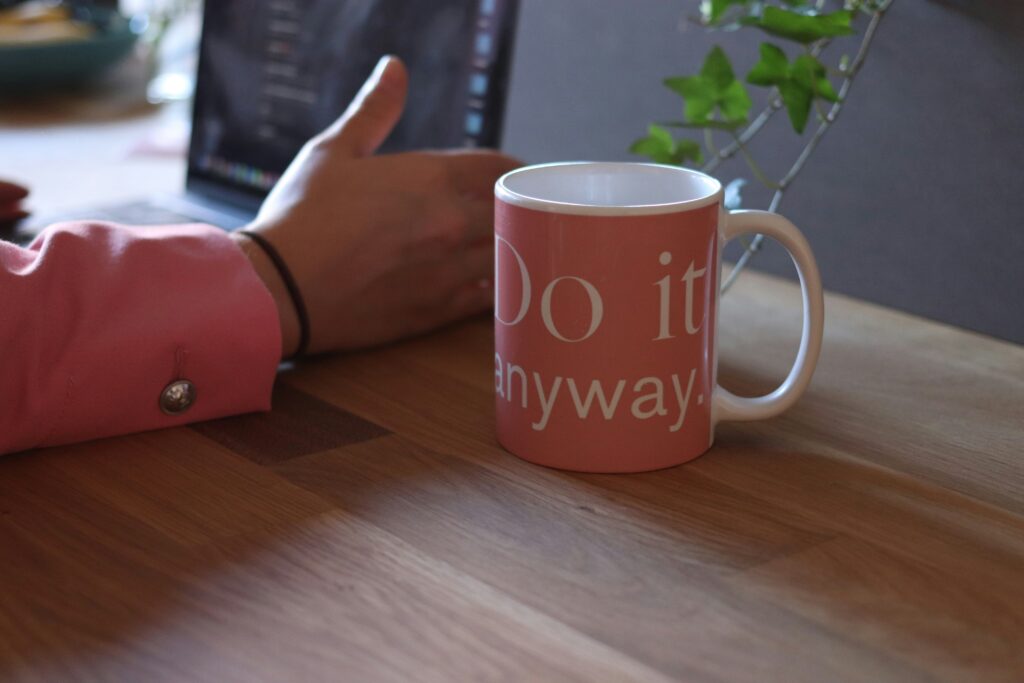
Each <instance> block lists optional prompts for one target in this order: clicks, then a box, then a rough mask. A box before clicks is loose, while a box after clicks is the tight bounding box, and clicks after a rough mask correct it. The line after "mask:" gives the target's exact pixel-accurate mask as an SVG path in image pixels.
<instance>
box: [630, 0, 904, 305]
mask: <svg viewBox="0 0 1024 683" xmlns="http://www.w3.org/2000/svg"><path fill="white" fill-rule="evenodd" d="M892 2H893V0H701V2H700V6H699V7H700V18H699V21H700V23H701V24H702V25H703V26H705V27H707V28H708V29H714V30H737V29H743V30H745V31H748V32H749V33H750V34H751V35H753V36H755V37H756V38H758V39H759V38H761V37H762V36H768V38H769V39H768V40H766V41H764V42H761V44H760V47H759V59H758V61H757V62H756V63H755V64H754V65H753V66H752V67H751V68H750V70H749V71H748V72H747V74H746V76H745V78H744V79H743V80H740V79H739V78H737V77H736V74H735V72H734V70H733V65H732V62H731V60H730V59H729V57H728V55H727V54H726V52H725V51H724V50H723V49H722V48H721V47H719V46H717V45H716V46H714V47H712V48H711V50H710V51H709V52H708V54H707V57H706V58H705V60H704V64H703V66H702V67H701V69H700V71H699V72H698V73H696V74H694V75H690V76H676V77H671V78H666V79H665V80H664V84H665V86H666V87H667V88H669V89H670V90H672V91H673V92H675V93H677V94H679V95H680V96H681V97H682V98H683V118H682V120H676V121H668V122H663V123H660V124H658V123H652V124H651V125H650V126H649V127H648V131H647V136H646V137H643V138H640V139H639V140H637V141H635V142H634V143H633V145H632V146H631V147H630V151H631V152H633V153H635V154H639V155H643V156H646V157H648V158H650V159H651V160H653V161H656V162H658V163H664V164H673V165H681V166H686V165H690V166H694V167H698V166H699V167H700V168H701V170H703V171H705V172H707V173H712V172H714V170H715V169H717V168H718V166H719V165H721V164H722V162H724V161H726V160H727V159H729V158H731V157H733V156H735V155H737V154H740V155H741V156H742V157H743V159H744V160H745V161H746V163H747V165H748V166H749V168H750V171H751V173H752V174H753V176H754V178H756V179H757V181H758V182H760V183H761V184H763V185H764V186H765V187H767V188H769V189H770V190H772V192H773V194H772V199H771V202H770V203H769V206H768V210H769V211H777V210H778V208H779V205H780V204H781V202H782V198H783V196H784V195H785V193H786V191H787V189H789V187H790V185H791V184H792V183H793V180H794V179H795V178H796V177H797V175H799V173H800V171H801V170H803V168H804V166H805V165H806V164H807V160H808V159H809V158H810V156H811V154H813V152H814V150H815V149H816V148H817V146H818V144H819V143H820V142H821V139H822V137H823V136H824V135H825V134H826V133H827V132H828V130H829V128H830V127H831V126H832V124H833V123H835V120H836V118H837V117H838V116H839V113H840V112H841V111H842V108H843V104H844V103H845V102H846V98H847V96H848V94H849V91H850V86H851V85H852V84H853V81H854V79H855V78H856V77H857V74H858V72H859V71H860V68H861V66H862V65H863V64H864V60H865V58H866V57H867V54H868V50H869V48H870V46H871V43H872V41H873V40H874V37H875V33H876V31H877V29H878V25H879V23H880V22H881V20H882V18H883V17H884V15H885V13H886V11H887V10H888V9H889V6H890V5H891V4H892ZM861 26H862V27H863V30H859V29H860V27H861ZM849 36H859V39H860V46H859V48H858V49H857V50H856V52H855V53H854V56H853V57H852V58H851V57H850V56H849V55H848V54H841V56H839V57H838V58H837V59H835V60H833V62H832V63H831V64H830V63H827V62H828V60H826V59H825V57H824V54H825V50H826V48H828V47H829V46H830V45H831V44H832V43H833V41H836V40H840V39H847V37H849ZM783 46H785V47H783ZM831 52H834V50H833V51H831ZM834 80H835V81H838V82H839V87H838V89H837V88H836V87H835V85H834V84H833V81H834ZM748 86H756V87H760V88H765V89H767V90H768V93H767V104H766V106H765V107H764V109H763V110H761V111H760V112H759V113H758V114H757V115H756V116H754V117H751V109H752V108H753V106H754V103H753V100H752V99H751V96H750V93H749V92H748V89H747V87H748ZM783 109H785V111H786V114H787V116H788V118H789V122H790V124H791V127H792V129H793V131H794V132H795V133H796V134H797V135H798V136H801V138H802V139H803V138H805V137H806V141H805V142H804V146H803V148H802V149H801V151H800V152H799V153H798V154H797V156H796V159H795V161H794V162H793V164H792V166H791V167H790V168H789V170H788V171H787V172H786V173H785V174H783V175H782V176H781V177H780V178H778V179H774V178H771V177H769V176H768V174H767V173H765V171H763V170H762V169H761V167H760V166H759V165H758V163H757V162H756V160H755V159H754V158H753V157H752V156H751V154H750V153H749V152H748V151H747V144H748V143H749V142H750V141H751V139H753V137H754V136H755V135H757V133H758V132H760V131H761V130H762V129H763V128H764V125H765V124H766V123H767V122H768V120H769V119H771V118H772V116H774V115H775V113H776V112H778V111H781V110H783ZM812 114H813V116H814V120H815V122H816V124H817V126H816V128H815V129H814V132H813V133H808V135H807V136H804V133H805V130H806V128H807V124H808V123H809V121H810V120H811V117H812ZM688 129H692V130H698V131H702V132H703V146H702V145H701V144H699V143H698V142H697V141H696V140H693V139H690V138H687V137H676V136H675V135H674V134H673V133H672V130H688ZM722 139H725V140H726V144H724V145H720V144H719V141H720V140H722ZM745 182H746V181H745V180H744V179H742V178H737V179H735V180H733V181H732V182H731V183H729V185H728V186H727V187H726V204H727V206H728V207H729V208H737V207H738V206H739V201H740V200H739V190H740V188H741V187H742V185H743V184H744V183H745ZM763 240H764V237H763V236H762V235H757V236H755V237H754V238H753V239H752V240H751V241H749V242H744V252H743V254H742V256H741V257H740V258H739V260H738V261H737V262H736V266H735V267H734V268H733V269H732V271H731V272H730V274H729V277H728V278H727V279H726V281H725V283H724V284H723V286H722V290H723V291H725V290H726V289H728V288H729V286H730V285H731V284H732V283H733V281H734V280H735V278H736V276H737V275H739V273H740V272H741V271H742V270H743V268H744V267H745V266H746V265H747V263H748V262H749V260H750V258H751V257H752V256H753V254H754V253H756V252H757V251H758V250H759V249H760V247H761V244H762V242H763Z"/></svg>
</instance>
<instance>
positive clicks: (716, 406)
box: [711, 210, 825, 425]
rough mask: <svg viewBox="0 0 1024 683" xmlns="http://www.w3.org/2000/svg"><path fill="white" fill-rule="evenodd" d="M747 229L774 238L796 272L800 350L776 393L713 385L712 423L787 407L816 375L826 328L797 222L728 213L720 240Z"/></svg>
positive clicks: (757, 213)
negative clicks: (749, 394)
mask: <svg viewBox="0 0 1024 683" xmlns="http://www.w3.org/2000/svg"><path fill="white" fill-rule="evenodd" d="M749 233H761V234H763V235H765V236H766V237H771V238H773V239H775V240H777V241H778V242H779V243H780V244H781V245H782V246H783V247H785V249H786V251H788V252H789V255H790V257H791V258H792V259H793V265H795V266H796V272H797V275H799V276H800V291H801V294H802V296H803V305H804V323H803V332H802V333H801V334H800V349H799V350H798V351H797V354H796V360H795V361H794V362H793V367H792V368H790V371H789V375H788V376H787V377H786V379H785V380H783V382H782V384H780V385H779V386H778V388H776V389H775V391H773V392H771V393H770V394H766V395H764V396H756V397H753V398H744V397H742V396H737V395H735V394H733V393H732V392H730V391H728V390H727V389H724V388H723V387H722V386H721V385H718V384H716V385H715V390H714V401H713V403H712V418H711V421H712V424H713V425H714V424H717V423H718V422H720V421H723V420H763V419H765V418H769V417H773V416H775V415H778V414H779V413H781V412H783V411H784V410H786V409H788V408H789V407H790V406H792V405H793V404H794V403H796V401H797V399H798V398H800V395H801V394H803V393H804V390H805V389H806V388H807V385H808V384H810V382H811V375H813V374H814V366H815V365H816V364H817V362H818V355H819V354H820V352H821V338H822V334H823V332H824V326H825V301H824V297H823V296H822V291H821V276H820V275H819V273H818V264H817V263H816V262H815V260H814V254H813V253H811V247H810V245H809V244H808V243H807V239H806V238H805V237H804V236H803V233H801V232H800V231H799V230H798V229H797V227H796V226H795V225H793V224H792V223H790V222H789V221H788V220H787V219H785V218H783V217H782V216H780V215H778V214H777V213H770V212H768V211H747V210H744V211H731V212H729V213H728V214H727V216H726V220H725V226H724V228H723V230H722V244H723V246H724V244H725V242H728V241H729V240H731V239H733V238H735V237H737V236H739V235H742V234H749Z"/></svg>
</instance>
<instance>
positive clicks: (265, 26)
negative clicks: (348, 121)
mask: <svg viewBox="0 0 1024 683" xmlns="http://www.w3.org/2000/svg"><path fill="white" fill-rule="evenodd" d="M517 4H518V3H517V0H430V1H429V2H427V1H424V2H411V1H410V0H218V1H217V2H207V3H206V8H205V11H204V25H203V36H202V42H201V46H200V61H199V74H198V78H197V92H196V101H195V111H194V115H193V133H192V141H191V146H190V150H189V157H188V163H189V167H188V189H189V191H190V192H194V193H198V194H201V195H206V196H211V197H212V198H216V199H220V200H228V201H230V202H231V203H233V204H236V205H253V206H255V204H256V203H258V201H259V200H260V199H261V198H262V197H263V196H264V195H265V194H266V192H267V191H268V190H269V189H270V188H271V187H272V186H273V184H274V182H275V181H276V180H277V178H278V177H279V175H280V174H281V172H282V171H284V169H285V167H286V166H287V165H288V163H289V162H290V161H291V159H292V158H293V157H294V156H295V153H296V152H297V151H298V150H299V148H300V147H301V145H302V144H303V143H304V142H305V141H306V140H307V139H308V138H309V137H311V136H312V135H314V134H316V133H317V132H319V131H320V130H322V129H323V128H324V127H325V126H327V125H328V124H329V123H330V122H331V121H333V120H334V119H335V118H337V116H338V115H339V114H340V113H341V112H342V111H344V109H345V106H346V105H347V104H348V103H349V101H350V100H351V99H352V97H353V96H354V95H355V94H356V92H357V91H358V90H359V88H360V86H361V85H362V84H363V82H364V81H365V79H366V77H367V76H368V75H369V74H370V72H371V71H372V70H373V67H374V66H375V65H376V63H377V60H378V59H379V58H380V57H381V56H383V55H385V54H396V55H398V56H399V57H401V58H402V59H403V60H404V61H405V63H406V65H407V66H408V67H409V72H410V91H409V99H408V103H407V106H406V111H405V114H404V115H403V117H402V119H401V121H400V122H399V124H398V126H397V128H396V129H395V131H394V132H393V133H392V135H391V137H390V138H389V139H388V141H387V142H386V143H385V146H384V148H383V149H382V151H385V152H386V151H395V150H408V149H427V148H445V147H461V146H467V145H468V146H487V147H496V146H498V144H499V142H500V139H499V138H500V131H501V118H502V112H503V110H504V100H505V90H506V84H507V79H508V72H509V62H510V51H511V44H512V36H513V31H514V22H515V10H516V5H517Z"/></svg>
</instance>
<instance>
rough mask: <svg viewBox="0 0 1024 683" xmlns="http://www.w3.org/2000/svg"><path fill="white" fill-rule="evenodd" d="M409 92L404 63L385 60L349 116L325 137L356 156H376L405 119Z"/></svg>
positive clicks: (343, 115) (394, 58)
mask: <svg viewBox="0 0 1024 683" xmlns="http://www.w3.org/2000/svg"><path fill="white" fill-rule="evenodd" d="M408 89H409V74H408V72H407V71H406V68H405V65H404V64H403V63H402V60H400V59H399V58H398V57H395V56H391V55H389V56H386V57H382V58H381V60H380V61H379V62H377V67H376V68H375V69H374V70H373V73H372V74H370V77H369V78H368V79H366V83H364V84H363V87H362V88H360V90H359V92H358V94H356V96H355V98H354V99H353V100H352V103H351V104H349V105H348V108H347V109H346V110H345V113H344V114H342V115H341V117H340V118H339V119H338V120H337V121H335V122H334V123H333V124H331V126H330V127H329V128H327V130H325V131H324V132H323V133H321V137H322V138H326V139H329V140H330V141H331V145H332V146H334V147H337V148H339V149H340V150H341V152H342V153H344V154H348V155H349V156H352V157H365V156H369V155H371V154H373V153H374V152H375V151H377V148H378V147H380V146H381V144H383V142H384V140H386V139H387V137H388V135H390V134H391V131H392V129H393V128H394V127H395V125H396V124H397V123H398V120H399V119H400V118H401V117H402V110H403V109H404V108H405V98H406V95H407V93H408Z"/></svg>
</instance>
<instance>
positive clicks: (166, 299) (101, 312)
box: [0, 222, 281, 453]
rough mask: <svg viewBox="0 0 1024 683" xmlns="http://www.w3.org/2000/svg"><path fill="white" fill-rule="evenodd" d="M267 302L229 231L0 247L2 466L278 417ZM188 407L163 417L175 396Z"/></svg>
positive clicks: (49, 232) (77, 228) (108, 232)
mask: <svg viewBox="0 0 1024 683" xmlns="http://www.w3.org/2000/svg"><path fill="white" fill-rule="evenodd" d="M280 337H281V333H280V328H279V324H278V318H277V309H276V307H275V304H274V301H273V298H272V297H271V295H270V293H269V292H268V291H267V289H266V288H265V287H264V285H263V283H262V281H261V280H260V279H259V277H258V276H257V275H256V272H255V271H254V270H253V268H252V267H251V265H250V264H249V261H248V259H247V258H246V257H245V255H244V254H242V252H241V250H240V249H238V247H237V246H236V245H235V244H234V242H232V240H231V239H230V238H229V237H228V236H227V235H226V234H225V233H224V232H223V231H221V230H218V229H216V228H212V227H209V226H203V225H182V226H170V227H159V228H158V227H145V228H133V227H126V226H117V225H112V224H109V223H95V222H92V223H63V224H58V225H55V226H51V227H50V228H47V229H46V230H45V231H44V232H43V233H42V234H40V235H39V236H38V237H37V238H36V239H35V241H34V242H33V243H32V244H31V246H29V247H28V248H27V249H23V248H20V247H17V246H15V245H13V244H10V243H7V242H3V241H0V453H6V452H11V451H19V450H23V449H27V448H35V447H37V446H51V445H57V444H62V443H70V442H75V441H83V440H86V439H94V438H98V437H104V436H110V435H114V434H124V433H128V432H136V431H141V430H146V429H158V428H161V427H171V426H174V425H180V424H183V423H186V422H193V421H197V420H206V419H209V418H214V417H219V416H223V415H231V414H235V413H242V412H247V411H252V410H267V409H269V408H270V391H271V387H272V385H273V382H274V376H275V372H276V370H277V364H278V360H279V358H280V352H281V338H280ZM176 380H188V381H189V382H191V384H192V386H193V387H194V400H193V401H192V403H191V405H189V406H188V408H187V409H186V410H184V412H182V413H180V414H177V415H168V414H165V413H164V412H163V411H162V410H161V407H160V398H161V395H162V394H163V392H164V389H165V388H166V387H167V385H168V384H170V383H172V382H174V381H176Z"/></svg>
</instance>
